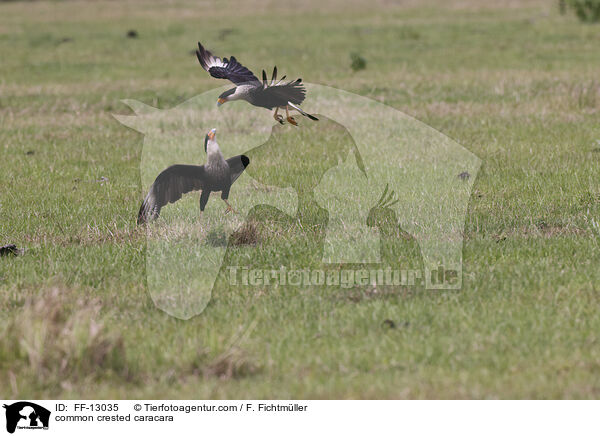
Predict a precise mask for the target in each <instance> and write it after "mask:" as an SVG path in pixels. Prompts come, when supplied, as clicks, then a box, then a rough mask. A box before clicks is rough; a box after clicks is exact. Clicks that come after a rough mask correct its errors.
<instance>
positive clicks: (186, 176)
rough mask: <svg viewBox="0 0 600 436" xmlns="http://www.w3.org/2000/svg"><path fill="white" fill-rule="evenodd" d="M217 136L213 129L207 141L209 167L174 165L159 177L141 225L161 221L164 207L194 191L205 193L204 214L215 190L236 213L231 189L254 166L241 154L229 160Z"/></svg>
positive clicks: (140, 216)
mask: <svg viewBox="0 0 600 436" xmlns="http://www.w3.org/2000/svg"><path fill="white" fill-rule="evenodd" d="M216 133H217V129H212V130H211V131H210V132H208V134H207V135H206V138H205V139H204V151H205V152H206V154H207V158H206V165H171V166H170V167H169V168H167V169H166V170H164V171H163V172H162V173H160V174H159V175H158V177H157V178H156V180H155V181H154V183H153V184H152V186H151V187H150V191H149V192H148V195H146V198H145V199H144V201H143V203H142V206H141V207H140V211H139V213H138V219H137V223H138V224H143V223H145V222H146V221H148V220H149V219H156V218H158V216H159V215H160V209H161V208H162V207H163V206H165V205H167V204H168V203H175V202H176V201H177V200H179V199H180V198H181V196H182V195H183V194H185V193H187V192H190V191H199V190H201V191H202V194H200V212H201V213H202V212H203V211H204V208H205V206H206V203H207V202H208V197H209V196H210V193H211V192H213V191H215V192H218V191H221V199H222V200H223V201H224V202H225V204H227V209H225V213H227V212H229V211H231V212H235V210H233V208H232V207H231V205H230V204H229V202H228V201H227V199H228V198H229V190H230V189H231V185H233V182H235V181H236V180H237V178H238V177H239V176H240V175H241V174H242V173H243V172H244V170H245V169H246V167H247V166H248V165H249V164H250V159H248V157H247V156H244V155H243V154H241V155H238V156H234V157H231V158H229V159H227V160H225V158H224V157H223V154H222V153H221V150H220V149H219V144H217V141H216V140H215V135H216Z"/></svg>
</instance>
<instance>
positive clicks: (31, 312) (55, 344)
mask: <svg viewBox="0 0 600 436" xmlns="http://www.w3.org/2000/svg"><path fill="white" fill-rule="evenodd" d="M101 309H102V306H101V305H100V303H99V302H98V301H94V300H89V299H85V298H82V297H76V296H75V295H74V294H73V293H71V292H70V291H66V290H64V289H59V288H54V289H52V290H50V291H48V292H44V293H40V294H39V295H37V296H35V297H33V296H32V297H29V298H27V299H26V301H25V304H24V306H23V307H22V309H19V311H18V313H16V314H15V315H13V316H12V318H11V320H10V321H9V322H7V323H4V324H3V325H2V331H1V334H0V380H2V383H0V386H3V387H4V389H2V390H1V391H3V392H2V395H4V396H19V395H20V394H22V392H23V391H22V389H23V388H25V389H34V392H39V391H36V390H35V389H36V388H37V389H45V388H50V389H56V388H58V387H60V388H62V389H69V386H71V385H72V384H75V383H81V382H84V381H93V380H95V379H98V378H106V377H107V376H109V377H116V378H119V379H125V380H130V379H131V374H132V372H131V371H130V368H129V364H128V362H127V359H126V353H125V346H124V342H123V338H122V336H121V333H120V332H118V331H116V330H113V329H111V328H109V327H108V324H107V323H105V322H104V321H103V320H102V319H101V317H100V315H101ZM9 386H10V388H9Z"/></svg>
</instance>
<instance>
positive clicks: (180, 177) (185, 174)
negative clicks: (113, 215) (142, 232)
mask: <svg viewBox="0 0 600 436" xmlns="http://www.w3.org/2000/svg"><path fill="white" fill-rule="evenodd" d="M205 180H206V171H205V169H204V165H171V166H170V167H169V168H167V169H166V170H164V171H163V172H162V173H160V174H159V175H158V177H157V178H156V180H155V181H154V183H153V184H152V186H151V187H150V191H149V192H148V195H146V198H145V199H144V201H143V203H142V206H141V207H140V211H139V213H138V219H137V223H138V224H143V223H145V222H146V221H148V219H156V218H158V216H159V215H160V209H161V208H162V207H163V206H165V205H167V204H169V203H175V202H176V201H177V200H179V199H180V198H181V196H182V195H183V194H185V193H187V192H190V191H198V190H200V189H203V187H204V183H205Z"/></svg>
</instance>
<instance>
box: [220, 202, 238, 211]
mask: <svg viewBox="0 0 600 436" xmlns="http://www.w3.org/2000/svg"><path fill="white" fill-rule="evenodd" d="M223 201H224V202H225V204H226V205H227V209H225V213H227V212H232V213H235V214H237V211H236V210H235V209H234V208H233V207H231V204H229V203H228V202H227V200H223Z"/></svg>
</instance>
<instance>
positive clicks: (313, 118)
mask: <svg viewBox="0 0 600 436" xmlns="http://www.w3.org/2000/svg"><path fill="white" fill-rule="evenodd" d="M288 105H289V106H290V107H293V108H294V109H296V110H297V111H298V112H300V113H301V114H302V115H304V116H305V117H307V118H310V119H311V120H313V121H319V119H318V118H317V117H315V116H314V115H311V114H309V113H308V112H304V111H303V110H302V109H300V108H299V107H298V106H296V105H295V104H293V103H292V102H289V101H288Z"/></svg>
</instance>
